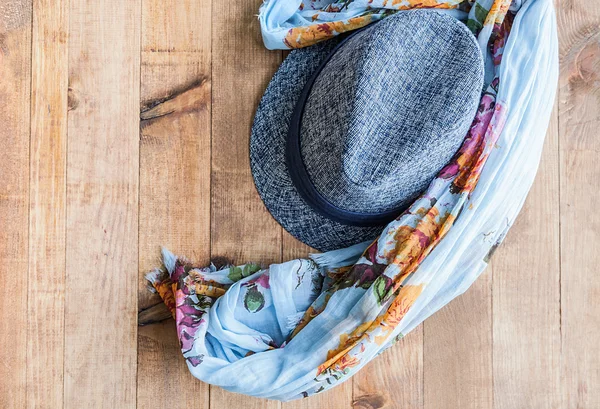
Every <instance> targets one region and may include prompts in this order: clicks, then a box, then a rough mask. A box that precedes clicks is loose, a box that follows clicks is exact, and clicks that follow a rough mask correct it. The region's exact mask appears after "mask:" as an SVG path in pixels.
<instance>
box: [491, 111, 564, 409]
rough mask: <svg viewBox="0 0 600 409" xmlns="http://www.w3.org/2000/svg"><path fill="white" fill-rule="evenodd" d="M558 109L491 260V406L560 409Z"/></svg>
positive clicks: (500, 408)
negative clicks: (522, 201) (536, 166)
mask: <svg viewBox="0 0 600 409" xmlns="http://www.w3.org/2000/svg"><path fill="white" fill-rule="evenodd" d="M557 119H558V117H557V115H556V110H555V111H554V113H553V115H552V118H551V122H550V127H549V130H548V134H547V136H546V141H545V146H544V151H543V154H542V159H541V163H540V167H539V170H538V173H537V178H536V181H535V183H534V184H533V187H532V189H531V191H530V192H529V196H528V197H527V201H526V202H525V206H524V207H523V209H522V210H521V213H520V215H519V216H518V218H517V220H516V222H515V224H514V225H513V227H512V228H511V230H510V232H509V234H508V236H507V238H506V240H505V242H504V244H503V246H502V247H501V248H499V249H498V251H497V252H496V253H495V255H494V258H493V259H492V266H491V267H492V272H493V286H492V288H493V307H492V308H493V311H494V315H493V319H494V321H493V357H494V361H493V362H494V364H493V365H494V368H493V370H494V408H495V409H505V408H515V409H516V408H523V407H527V408H558V407H559V403H560V401H559V398H560V388H561V384H560V373H559V367H560V263H559V203H558V200H559V180H558V155H557V152H558V149H557V146H558V145H557V143H558V132H557V124H558V122H557Z"/></svg>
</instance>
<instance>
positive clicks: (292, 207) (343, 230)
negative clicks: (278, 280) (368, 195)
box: [250, 39, 383, 251]
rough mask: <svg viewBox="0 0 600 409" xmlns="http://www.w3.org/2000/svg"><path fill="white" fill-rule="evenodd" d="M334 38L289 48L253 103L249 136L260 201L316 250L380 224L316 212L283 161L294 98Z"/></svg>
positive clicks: (366, 236) (358, 237) (343, 243)
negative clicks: (367, 224)
mask: <svg viewBox="0 0 600 409" xmlns="http://www.w3.org/2000/svg"><path fill="white" fill-rule="evenodd" d="M338 42H339V40H338V39H333V40H329V41H326V42H324V43H319V44H317V45H314V46H311V47H308V48H303V49H298V50H294V51H292V52H291V53H290V55H289V56H288V57H287V58H286V59H285V60H284V61H283V63H282V64H281V66H280V67H279V69H278V70H277V72H276V73H275V75H274V76H273V78H272V79H271V82H270V83H269V85H268V87H267V89H266V91H265V94H264V95H263V97H262V99H261V101H260V104H259V105H258V108H257V111H256V115H255V117H254V123H253V125H252V133H251V136H250V167H251V170H252V175H253V178H254V184H255V185H256V189H257V190H258V194H259V195H260V197H261V199H262V201H263V203H264V204H265V206H266V207H267V209H268V210H269V212H270V213H271V215H272V216H273V217H274V218H275V220H277V222H278V223H279V224H281V226H283V228H285V229H286V230H287V231H288V232H289V233H290V234H291V235H292V236H294V237H295V238H297V239H298V240H300V241H302V242H304V243H306V244H308V245H309V246H311V247H313V248H315V249H317V250H319V251H328V250H333V249H338V248H343V247H347V246H351V245H353V244H356V243H359V242H362V241H365V240H373V239H375V238H376V237H377V236H378V235H379V234H380V233H381V231H382V228H383V225H382V226H375V227H357V226H349V225H345V224H341V223H338V222H335V221H333V220H330V219H328V218H326V217H324V216H321V215H320V214H318V213H316V212H315V211H314V210H313V209H312V208H311V207H310V206H309V205H308V204H307V203H306V202H305V201H304V199H302V197H301V196H300V194H299V193H298V190H297V189H296V187H295V186H294V184H293V183H292V179H291V177H290V174H289V171H288V169H287V167H286V144H287V136H288V127H289V123H290V119H291V117H292V113H293V111H294V108H295V106H296V103H297V102H298V100H299V98H300V95H301V93H302V90H303V88H304V86H305V85H306V83H307V82H308V80H309V79H310V77H311V76H312V74H313V73H314V72H315V71H316V70H317V69H318V67H319V65H320V64H321V62H322V61H323V60H325V59H326V58H327V56H328V55H329V54H330V53H331V51H332V50H333V49H334V48H335V46H336V45H337V43H338Z"/></svg>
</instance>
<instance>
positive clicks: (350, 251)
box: [309, 240, 373, 271]
mask: <svg viewBox="0 0 600 409" xmlns="http://www.w3.org/2000/svg"><path fill="white" fill-rule="evenodd" d="M372 242H373V241H372V240H369V241H363V242H362V243H358V244H355V245H353V246H350V247H347V248H345V249H339V250H332V251H328V252H327V253H311V254H310V255H309V257H310V259H311V260H312V261H314V262H315V263H316V264H317V266H318V267H319V268H321V269H323V270H326V271H327V270H332V269H334V268H340V267H346V266H351V265H353V264H356V262H357V261H358V259H359V258H360V256H361V255H362V254H363V253H364V251H365V250H366V249H367V247H369V245H371V243H372Z"/></svg>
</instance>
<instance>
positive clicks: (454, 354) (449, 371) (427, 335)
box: [423, 269, 493, 409]
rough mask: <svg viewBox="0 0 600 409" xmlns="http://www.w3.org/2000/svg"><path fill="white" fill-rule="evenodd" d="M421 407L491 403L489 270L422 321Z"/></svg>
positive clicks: (464, 408)
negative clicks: (460, 293)
mask: <svg viewBox="0 0 600 409" xmlns="http://www.w3.org/2000/svg"><path fill="white" fill-rule="evenodd" d="M423 326H424V351H423V361H424V369H423V372H424V375H423V376H424V391H423V392H424V405H423V406H424V408H426V409H443V408H448V409H454V408H461V409H492V407H493V393H492V392H493V390H492V385H493V382H492V376H493V374H492V272H491V269H488V270H487V271H485V272H484V273H483V274H482V275H481V276H480V277H479V278H478V279H477V281H476V282H475V283H474V284H473V285H472V286H471V288H469V290H468V291H467V292H466V293H465V294H463V295H461V296H459V297H458V298H456V299H455V300H453V301H452V302H451V303H450V304H448V305H447V306H446V307H444V308H442V309H441V310H440V311H438V312H436V313H435V314H434V315H433V316H431V317H429V318H428V319H427V320H426V321H425V322H424V323H423Z"/></svg>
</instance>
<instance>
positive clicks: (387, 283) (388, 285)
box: [373, 275, 393, 305]
mask: <svg viewBox="0 0 600 409" xmlns="http://www.w3.org/2000/svg"><path fill="white" fill-rule="evenodd" d="M392 284H393V282H392V279H391V278H389V277H387V276H385V275H380V276H379V277H377V280H375V282H374V283H373V291H374V292H375V297H377V302H378V303H379V305H381V304H383V303H384V302H385V301H386V300H387V299H388V298H389V297H390V295H391V289H392Z"/></svg>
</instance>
